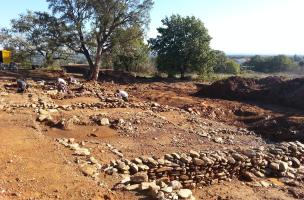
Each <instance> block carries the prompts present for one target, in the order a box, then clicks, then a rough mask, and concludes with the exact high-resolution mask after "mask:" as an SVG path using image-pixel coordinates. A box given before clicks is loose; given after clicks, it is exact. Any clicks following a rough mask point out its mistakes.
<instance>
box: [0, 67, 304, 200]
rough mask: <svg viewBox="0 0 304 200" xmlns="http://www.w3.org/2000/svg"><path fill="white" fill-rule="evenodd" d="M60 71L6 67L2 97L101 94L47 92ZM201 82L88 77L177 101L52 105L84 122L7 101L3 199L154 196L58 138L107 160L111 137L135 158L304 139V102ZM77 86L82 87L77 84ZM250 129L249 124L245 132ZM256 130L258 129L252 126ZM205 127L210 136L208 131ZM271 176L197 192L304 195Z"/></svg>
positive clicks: (246, 199) (0, 156) (2, 124)
mask: <svg viewBox="0 0 304 200" xmlns="http://www.w3.org/2000/svg"><path fill="white" fill-rule="evenodd" d="M59 74H60V73H56V74H55V73H52V72H31V71H29V72H26V73H25V72H21V74H20V73H19V74H14V73H3V72H0V105H17V104H18V105H22V104H31V103H33V102H34V99H35V98H41V99H44V100H45V101H47V102H53V103H55V104H57V105H59V106H62V105H75V104H81V103H83V104H88V103H96V102H99V101H100V99H99V98H98V96H96V95H92V94H91V95H90V94H86V95H79V96H77V95H70V96H66V97H63V98H59V97H54V96H52V95H49V94H46V93H45V92H46V91H47V90H49V87H45V86H39V85H38V84H37V82H35V81H34V80H42V79H44V80H48V81H55V79H56V77H58V75H59ZM21 76H26V77H28V78H29V80H28V82H29V83H30V84H31V86H32V87H31V88H30V89H29V90H28V91H27V92H26V93H24V94H20V93H16V88H14V83H15V79H16V78H17V77H21ZM83 81H84V80H83ZM50 85H51V84H50ZM197 86H198V84H197V83H195V82H178V81H165V80H160V81H143V80H140V81H138V82H136V80H135V81H133V83H132V84H126V83H115V82H111V81H107V82H100V83H97V84H96V83H87V82H84V87H85V88H86V89H90V90H96V91H97V90H98V91H103V95H109V96H111V95H113V93H114V92H115V91H116V89H124V90H126V91H127V92H128V93H129V94H130V101H131V102H136V103H141V102H147V101H148V102H151V101H152V102H157V103H159V104H161V105H168V106H170V107H172V108H178V109H173V110H169V111H166V112H151V111H149V110H145V109H139V108H136V109H135V108H105V109H89V108H84V109H80V108H75V109H72V110H69V111H66V110H60V111H59V112H55V113H53V114H52V116H53V117H54V118H56V119H62V118H65V119H68V118H71V117H74V116H76V117H77V118H78V119H80V121H81V122H83V124H73V125H72V126H70V127H69V128H68V129H58V128H55V127H50V126H48V125H47V124H44V123H40V122H37V121H36V118H37V114H36V113H35V109H34V108H31V107H20V108H13V107H12V108H11V109H6V110H1V109H0V137H1V143H0V171H1V173H0V199H39V200H40V199H64V200H66V199H105V200H108V199H112V200H122V199H125V200H131V199H134V200H137V199H149V198H147V197H146V196H145V195H144V194H138V193H134V192H127V191H126V192H125V191H120V190H113V186H114V185H115V184H116V183H118V182H119V181H120V180H121V176H120V175H118V174H116V175H113V176H109V175H106V174H105V173H101V174H100V175H99V181H95V180H93V179H92V178H91V177H87V176H85V175H83V173H82V172H81V170H80V169H79V166H78V165H77V162H75V157H74V156H73V152H72V151H70V150H69V149H67V148H65V147H64V146H62V145H60V144H58V143H57V142H56V138H75V140H76V141H79V142H83V143H84V145H85V146H86V147H87V148H89V149H90V150H91V152H92V155H93V156H94V157H95V158H96V159H97V160H98V161H99V162H100V163H101V164H107V163H109V162H110V161H111V160H114V159H118V158H119V157H118V156H117V155H116V154H114V153H113V152H112V151H110V149H109V145H111V146H114V147H115V148H117V149H118V150H119V151H120V152H121V153H123V155H124V156H125V157H126V158H128V159H131V158H135V157H138V156H144V155H149V156H160V155H164V154H166V153H172V152H187V151H189V150H204V149H219V150H220V149H237V148H250V147H260V146H263V145H267V143H274V142H276V141H283V140H300V141H302V142H303V141H304V139H303V136H304V133H303V124H304V112H303V110H301V109H295V108H290V107H282V106H278V105H276V106H274V105H272V104H268V103H267V104H265V103H253V102H250V103H248V102H242V101H234V100H221V99H212V98H207V97H204V98H201V97H198V96H196V95H195V94H196V93H197V92H198V91H199V90H200V88H199V87H197ZM50 87H51V86H50ZM74 89H75V90H74V91H78V90H77V87H76V86H75V87H74ZM79 91H81V90H79ZM79 94H81V93H79ZM99 114H102V115H103V116H105V117H107V118H109V120H110V121H111V122H112V121H115V120H118V119H123V120H125V121H126V122H129V123H130V125H131V128H130V129H117V128H113V127H111V126H99V125H97V124H94V123H92V121H90V117H91V116H94V115H99ZM244 129H245V130H248V131H247V132H246V134H245V132H244V131H243V130H244ZM250 131H253V132H252V134H248V133H249V132H250ZM202 133H207V134H208V136H209V137H202V135H201V134H202ZM216 137H221V138H222V139H223V140H224V143H222V144H221V143H216V142H215V141H214V138H216ZM268 181H269V182H271V183H273V186H271V187H267V188H264V187H255V186H253V185H251V184H248V183H246V182H243V181H240V180H232V181H231V182H224V183H220V184H216V185H212V186H209V187H204V188H196V189H195V190H194V196H195V197H196V199H204V200H220V199H231V200H232V199H233V200H235V199H240V200H251V199H252V200H253V199H254V200H256V199H269V200H270V199H272V200H275V199H282V200H283V199H284V200H285V199H286V200H288V199H297V198H298V199H301V198H302V197H301V196H300V195H299V194H301V192H302V193H303V191H304V184H303V183H302V184H301V185H300V186H294V187H290V186H287V185H284V184H283V183H281V182H279V181H278V180H275V179H271V180H268ZM297 195H298V196H297Z"/></svg>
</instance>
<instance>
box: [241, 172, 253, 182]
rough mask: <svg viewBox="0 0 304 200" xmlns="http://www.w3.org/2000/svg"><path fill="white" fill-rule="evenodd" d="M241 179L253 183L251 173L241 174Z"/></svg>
mask: <svg viewBox="0 0 304 200" xmlns="http://www.w3.org/2000/svg"><path fill="white" fill-rule="evenodd" d="M243 177H244V179H245V180H246V181H254V179H255V176H254V175H253V174H252V173H251V172H248V171H246V172H244V173H243Z"/></svg>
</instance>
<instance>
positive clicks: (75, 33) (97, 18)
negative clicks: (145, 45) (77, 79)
mask: <svg viewBox="0 0 304 200" xmlns="http://www.w3.org/2000/svg"><path fill="white" fill-rule="evenodd" d="M47 2H48V3H49V8H50V9H52V11H53V13H54V16H57V20H58V21H60V22H61V23H62V24H63V25H62V27H63V28H61V29H63V30H65V31H64V34H63V36H62V37H60V39H61V40H62V43H64V44H65V45H66V46H67V47H69V48H70V49H71V50H73V51H75V52H77V53H81V54H83V55H84V56H85V57H86V59H87V61H88V63H89V65H90V70H91V77H90V79H92V80H97V78H98V74H99V67H100V65H101V63H102V61H104V60H103V59H104V58H106V57H107V55H108V54H109V52H111V51H112V50H113V49H114V48H115V46H116V44H117V43H116V41H115V39H116V35H117V34H118V35H119V34H121V33H120V32H121V30H129V29H132V28H133V27H136V28H137V27H140V28H141V29H140V30H141V31H143V27H144V26H145V25H146V24H147V23H148V22H149V12H150V9H151V8H152V5H153V2H152V0H128V1H125V0H68V1H67V0H47ZM140 36H141V35H138V36H137V38H139V37H140ZM133 39H135V38H134V35H133V34H131V35H128V34H125V37H122V38H121V40H123V41H120V42H128V41H131V40H133Z"/></svg>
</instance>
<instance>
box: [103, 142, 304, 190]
mask: <svg viewBox="0 0 304 200" xmlns="http://www.w3.org/2000/svg"><path fill="white" fill-rule="evenodd" d="M303 165H304V144H303V143H301V142H298V141H296V142H288V143H279V144H276V145H270V146H268V147H267V148H263V147H261V148H259V149H249V150H227V151H226V150H223V151H201V152H196V151H190V153H187V154H186V153H172V154H166V155H165V156H164V157H162V158H156V157H139V158H135V159H133V160H127V159H121V160H117V161H112V162H111V163H110V164H109V165H108V166H106V168H105V171H106V172H107V173H109V174H111V173H114V172H118V173H124V174H131V175H132V174H137V173H146V174H147V177H148V180H149V181H154V180H157V181H159V180H162V181H164V182H167V183H168V182H170V181H173V180H177V181H179V182H181V183H182V185H183V187H186V188H192V187H196V186H205V185H210V184H214V183H218V182H220V181H226V180H230V179H232V178H244V179H248V180H249V181H250V180H253V179H255V177H260V178H263V177H287V178H289V179H293V180H304V167H303Z"/></svg>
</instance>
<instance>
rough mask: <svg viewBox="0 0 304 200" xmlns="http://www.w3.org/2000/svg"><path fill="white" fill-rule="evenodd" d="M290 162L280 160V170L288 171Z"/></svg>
mask: <svg viewBox="0 0 304 200" xmlns="http://www.w3.org/2000/svg"><path fill="white" fill-rule="evenodd" d="M288 168H289V167H288V164H287V163H286V162H280V164H279V171H280V172H287V170H288Z"/></svg>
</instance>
